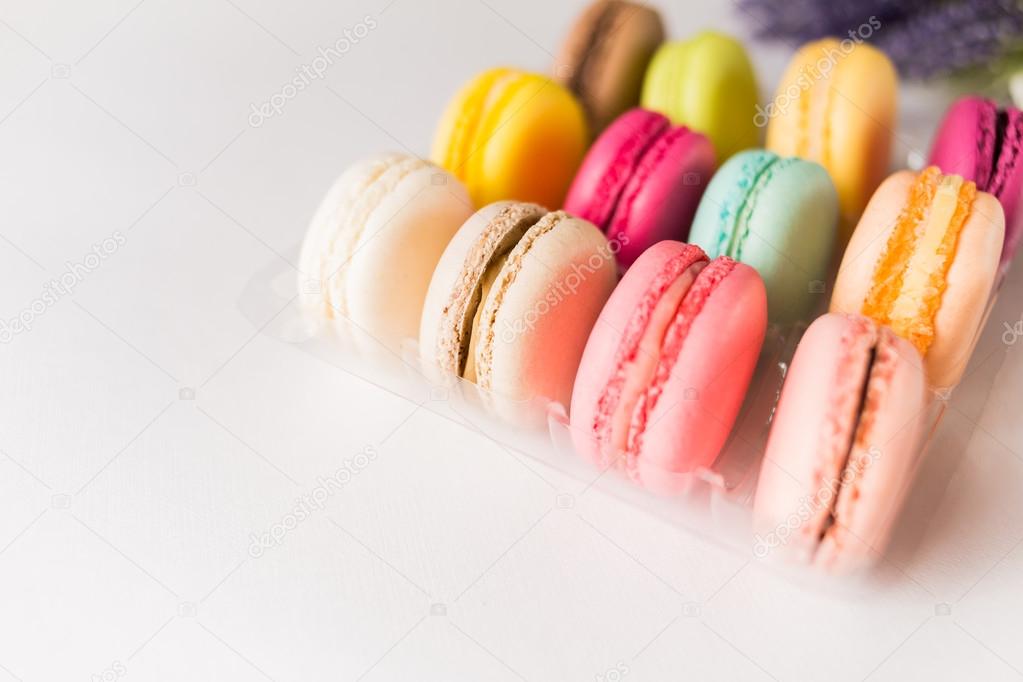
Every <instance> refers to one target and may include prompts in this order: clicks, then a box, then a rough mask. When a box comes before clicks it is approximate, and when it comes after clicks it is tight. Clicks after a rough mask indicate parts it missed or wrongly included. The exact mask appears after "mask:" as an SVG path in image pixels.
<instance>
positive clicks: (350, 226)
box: [298, 154, 472, 352]
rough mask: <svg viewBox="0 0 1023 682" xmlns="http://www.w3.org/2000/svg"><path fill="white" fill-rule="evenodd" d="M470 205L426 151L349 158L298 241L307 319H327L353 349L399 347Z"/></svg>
mask: <svg viewBox="0 0 1023 682" xmlns="http://www.w3.org/2000/svg"><path fill="white" fill-rule="evenodd" d="M470 215H472V203H471V202H470V200H469V194H468V192H467V191H466V189H465V187H464V186H463V185H462V183H461V182H459V181H458V180H457V179H456V178H455V177H454V176H452V175H451V174H450V173H448V172H447V171H445V170H443V169H441V168H439V167H437V166H435V165H433V164H432V163H429V162H428V161H424V160H422V159H419V158H416V157H414V156H408V155H404V154H382V155H378V156H373V157H370V158H367V159H363V160H362V161H359V162H357V163H355V164H353V165H352V166H351V167H350V168H348V169H347V170H346V171H345V172H344V173H343V174H342V175H341V177H340V178H339V179H338V180H337V181H336V182H335V183H334V185H333V186H332V187H331V188H330V190H329V191H328V192H327V195H326V197H325V198H324V199H323V201H322V202H321V203H320V206H319V208H318V209H317V210H316V214H315V215H314V216H313V219H312V223H311V224H310V225H309V229H308V232H307V233H306V237H305V241H304V243H303V244H302V251H301V255H300V257H299V273H298V291H299V294H300V302H301V306H302V308H303V311H304V312H305V314H306V316H307V319H309V320H310V321H313V322H314V323H317V324H318V323H322V322H325V323H329V324H331V325H333V326H334V327H335V329H337V330H338V331H343V332H344V333H345V337H346V338H347V340H348V341H351V342H355V344H356V345H355V347H356V348H357V349H360V350H368V348H369V346H370V345H375V344H374V343H373V342H374V340H375V341H376V342H379V343H381V344H383V346H384V347H385V348H387V349H389V350H391V351H394V352H397V351H398V350H399V348H400V346H401V343H402V341H403V340H405V339H407V338H411V339H415V338H416V336H417V335H418V333H419V318H420V317H421V316H422V310H423V299H424V298H425V296H426V287H427V285H428V284H429V282H430V277H431V275H432V274H433V269H434V267H435V266H436V265H437V261H438V260H440V256H441V254H442V253H443V252H444V247H445V246H447V244H448V241H450V240H451V237H452V236H453V235H454V234H455V232H456V231H457V230H458V228H459V227H460V226H461V225H462V223H463V222H465V220H466V219H467V218H468V217H469V216H470ZM349 332H352V333H349Z"/></svg>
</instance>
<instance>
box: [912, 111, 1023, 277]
mask: <svg viewBox="0 0 1023 682" xmlns="http://www.w3.org/2000/svg"><path fill="white" fill-rule="evenodd" d="M997 115H998V106H997V105H996V104H995V103H994V102H991V101H990V100H986V99H983V98H981V97H963V98H961V99H958V100H956V101H955V102H954V103H953V104H952V106H951V107H949V110H948V112H947V113H946V114H945V118H944V119H942V122H941V125H940V127H939V128H938V132H937V133H936V134H935V137H934V142H933V143H932V145H931V152H930V158H929V160H928V165H934V166H938V167H939V168H941V170H942V172H943V173H955V174H957V175H961V176H963V177H964V178H966V179H967V180H973V181H974V182H977V187H978V189H982V190H984V191H988V192H990V191H992V190H993V189H995V188H994V186H993V185H994V183H995V182H996V178H997V184H998V191H997V195H996V196H997V198H998V200H999V202H1001V204H1002V208H1003V209H1004V210H1005V219H1006V225H1005V242H1004V244H1003V247H1002V265H1003V267H1004V266H1005V265H1006V264H1007V263H1008V262H1009V261H1011V260H1012V258H1013V256H1014V255H1015V253H1016V250H1017V248H1018V247H1019V241H1020V237H1021V236H1023V234H1021V233H1023V216H1021V215H1020V211H1019V207H1020V200H1021V199H1023V158H1021V156H1023V153H1021V150H1020V142H1021V140H1020V139H1019V138H1020V130H1021V128H1023V120H1021V119H1023V112H1021V111H1020V110H1018V109H1015V108H1012V107H1010V108H1009V110H1008V115H1007V118H1008V130H1007V131H1006V139H1005V141H1004V142H1003V144H1002V152H1001V153H1002V157H1004V158H1001V159H1000V160H998V161H995V160H994V159H993V155H994V136H995V129H994V126H995V122H996V120H997ZM1010 138H1013V139H1012V140H1010ZM981 140H984V141H985V142H984V143H981Z"/></svg>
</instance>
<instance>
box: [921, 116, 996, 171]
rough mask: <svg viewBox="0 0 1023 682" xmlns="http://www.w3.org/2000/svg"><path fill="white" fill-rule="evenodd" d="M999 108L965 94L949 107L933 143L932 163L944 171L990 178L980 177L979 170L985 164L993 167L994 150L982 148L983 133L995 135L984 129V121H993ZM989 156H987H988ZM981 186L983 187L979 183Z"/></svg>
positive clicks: (991, 146) (930, 163)
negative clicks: (981, 138)
mask: <svg viewBox="0 0 1023 682" xmlns="http://www.w3.org/2000/svg"><path fill="white" fill-rule="evenodd" d="M996 114H997V107H995V106H994V104H993V103H991V102H990V101H988V100H985V99H983V98H980V97H963V98H961V99H959V100H956V102H955V103H953V104H952V106H951V107H949V110H948V112H947V113H946V114H945V118H944V119H942V121H941V125H940V126H939V127H938V132H937V133H935V136H934V141H933V142H932V143H931V153H930V158H929V159H928V165H933V166H937V167H938V168H940V169H941V172H942V173H955V174H956V175H961V176H963V177H964V178H966V179H967V180H973V181H974V182H978V181H980V182H983V180H989V179H990V178H984V179H982V178H980V177H979V173H978V170H979V168H980V166H981V164H986V165H987V166H988V167H990V164H991V158H990V149H991V148H993V146H994V145H993V144H988V145H987V146H988V147H989V150H988V153H987V154H985V153H984V151H983V150H982V149H981V144H980V137H981V135H982V134H986V135H991V136H992V137H993V136H994V131H993V130H988V131H987V132H986V133H985V132H983V131H982V123H981V122H982V121H983V120H985V119H987V120H989V121H990V122H992V123H993V121H994V118H995V116H996ZM984 157H986V158H984ZM978 187H979V188H980V189H983V187H981V186H980V185H978Z"/></svg>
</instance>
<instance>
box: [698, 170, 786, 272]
mask: <svg viewBox="0 0 1023 682" xmlns="http://www.w3.org/2000/svg"><path fill="white" fill-rule="evenodd" d="M795 161H796V159H794V158H788V159H782V158H780V157H778V156H777V155H775V154H771V153H765V154H761V155H758V156H755V157H753V158H751V159H749V160H748V161H746V162H744V163H743V168H742V175H741V177H740V179H739V181H738V182H737V183H736V185H735V187H733V188H732V190H731V191H730V192H729V195H728V197H727V198H726V199H725V201H724V202H723V204H722V205H721V210H720V212H719V213H718V219H719V221H720V227H719V228H718V238H717V244H716V245H715V249H714V253H713V254H710V255H711V257H712V258H714V257H717V256H729V257H731V258H734V259H735V260H740V261H741V260H742V250H743V247H744V246H745V244H746V241H747V239H748V238H749V235H750V221H751V220H752V218H753V214H754V211H755V209H756V205H757V199H758V198H759V197H760V195H761V194H762V193H763V192H764V190H765V188H766V187H767V185H768V184H770V182H771V179H772V178H774V177H776V174H777V173H778V172H779V171H781V170H782V169H784V168H786V167H787V166H790V165H792V164H793V163H794V162H795Z"/></svg>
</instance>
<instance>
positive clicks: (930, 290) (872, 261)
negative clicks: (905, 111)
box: [831, 166, 1005, 389]
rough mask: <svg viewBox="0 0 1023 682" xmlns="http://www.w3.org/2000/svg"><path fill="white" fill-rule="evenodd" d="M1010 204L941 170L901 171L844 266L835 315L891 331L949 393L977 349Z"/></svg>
mask: <svg viewBox="0 0 1023 682" xmlns="http://www.w3.org/2000/svg"><path fill="white" fill-rule="evenodd" d="M1004 232H1005V217H1004V215H1003V213H1002V206H1001V204H999V203H998V200H997V199H995V198H994V197H993V196H992V195H990V194H988V193H987V192H979V191H977V187H976V185H974V183H972V182H970V181H968V180H964V179H963V178H962V177H961V176H958V175H942V174H941V171H939V170H938V168H937V167H935V166H930V167H928V168H927V169H925V170H924V171H922V172H920V173H913V172H911V171H899V172H897V173H895V174H894V175H892V176H890V177H889V178H888V179H887V180H885V181H884V183H883V184H882V185H881V186H880V187H879V188H878V190H877V192H875V193H874V196H873V198H871V200H870V204H869V205H868V206H867V210H866V211H865V212H864V214H863V218H862V219H861V220H860V222H859V224H858V225H857V226H856V230H855V232H853V235H852V239H850V240H849V246H848V247H847V248H846V251H845V255H844V257H843V258H842V264H841V266H840V267H839V271H838V278H837V279H836V281H835V289H834V293H833V294H832V298H831V310H832V312H842V313H861V314H863V315H866V316H867V317H870V318H871V319H873V320H874V321H876V322H877V323H878V324H883V325H887V326H889V327H891V328H892V329H893V330H894V331H895V333H896V334H898V335H899V336H902V337H903V338H905V339H907V340H908V341H909V342H910V343H911V344H912V345H913V346H914V347H915V348H916V349H917V351H919V352H920V354H921V355H923V357H924V367H925V369H926V371H927V376H928V382H929V384H930V385H931V387H932V388H935V389H950V388H951V387H953V386H955V385H956V384H957V383H958V382H959V379H960V378H961V377H962V374H963V370H964V369H965V368H966V362H967V361H968V360H969V358H970V353H971V352H972V351H973V346H974V344H975V343H976V340H977V337H978V332H979V329H980V325H981V323H982V322H983V320H984V315H985V311H986V309H987V303H988V301H989V299H990V297H991V291H992V287H993V284H994V281H995V277H996V275H997V272H998V262H999V258H1000V256H1001V253H1002V241H1003V236H1004Z"/></svg>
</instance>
